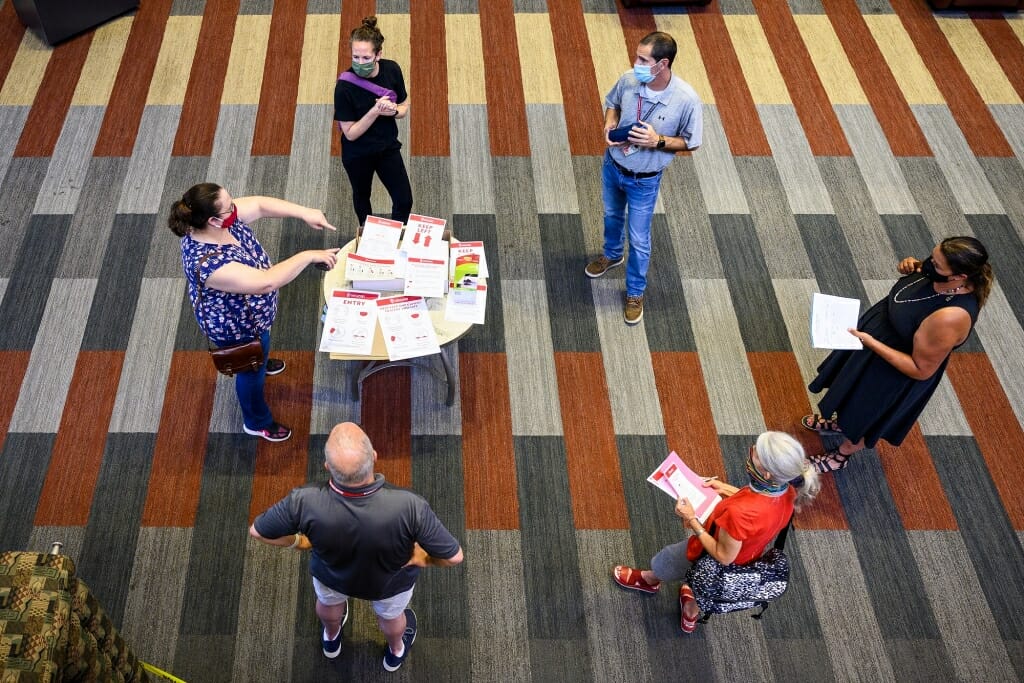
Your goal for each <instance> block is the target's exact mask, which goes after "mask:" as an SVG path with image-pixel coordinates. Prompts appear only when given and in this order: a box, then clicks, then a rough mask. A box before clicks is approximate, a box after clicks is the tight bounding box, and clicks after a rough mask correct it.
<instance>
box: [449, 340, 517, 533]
mask: <svg viewBox="0 0 1024 683" xmlns="http://www.w3.org/2000/svg"><path fill="white" fill-rule="evenodd" d="M459 378H460V380H459V383H460V385H461V391H462V393H461V398H462V453H463V459H464V465H463V477H464V479H463V487H464V489H465V497H466V529H518V528H519V492H518V490H517V486H516V455H515V449H514V446H513V443H512V415H511V413H510V408H509V394H508V370H507V368H506V366H505V354H503V353H460V354H459Z"/></svg>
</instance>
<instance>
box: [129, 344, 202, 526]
mask: <svg viewBox="0 0 1024 683" xmlns="http://www.w3.org/2000/svg"><path fill="white" fill-rule="evenodd" d="M216 382H217V371H216V370H214V369H213V363H212V362H210V354H209V353H207V352H206V351H175V352H174V355H173V356H171V369H170V371H169V372H168V373H167V388H166V390H165V391H164V405H163V410H162V411H161V413H160V428H159V429H158V430H157V433H156V444H155V445H154V447H153V464H152V465H151V467H150V471H149V487H148V494H147V496H146V506H145V507H144V508H143V510H142V526H173V527H191V526H193V525H194V524H195V521H196V508H198V506H199V489H200V485H201V481H202V477H203V460H204V459H205V458H206V441H207V436H208V434H209V431H210V415H211V413H212V411H213V394H214V390H215V389H216Z"/></svg>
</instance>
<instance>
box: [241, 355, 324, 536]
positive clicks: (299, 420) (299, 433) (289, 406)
mask: <svg viewBox="0 0 1024 683" xmlns="http://www.w3.org/2000/svg"><path fill="white" fill-rule="evenodd" d="M315 354H316V352H315V351H274V357H275V358H280V359H281V360H283V361H284V362H285V363H287V364H288V368H287V369H286V370H285V373H286V374H287V375H288V376H287V378H285V377H284V376H283V375H282V376H280V377H268V378H267V385H266V389H265V390H264V391H265V394H266V397H267V404H268V405H269V406H270V409H271V410H272V411H273V412H274V419H275V420H277V421H278V422H280V423H281V424H283V425H287V426H288V427H291V430H292V438H290V439H288V440H287V441H283V442H281V443H271V442H269V441H265V440H263V439H260V440H259V442H258V443H257V445H256V470H255V472H253V479H252V501H251V503H250V505H249V518H250V519H255V518H256V515H258V514H260V513H262V512H263V511H264V510H266V509H267V508H269V507H270V506H271V505H273V504H274V503H276V502H277V501H279V500H281V499H282V498H284V497H285V496H286V495H288V492H289V491H291V490H292V489H293V488H295V487H296V486H302V485H303V484H305V483H306V481H307V476H306V465H307V462H308V460H307V459H308V457H309V417H310V414H311V413H312V411H313V359H314V358H315ZM238 428H239V429H241V428H242V426H241V425H239V426H238Z"/></svg>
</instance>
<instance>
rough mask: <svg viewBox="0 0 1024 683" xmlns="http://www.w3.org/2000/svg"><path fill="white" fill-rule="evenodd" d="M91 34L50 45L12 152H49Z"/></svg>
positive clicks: (20, 154)
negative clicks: (48, 55)
mask: <svg viewBox="0 0 1024 683" xmlns="http://www.w3.org/2000/svg"><path fill="white" fill-rule="evenodd" d="M92 36H93V33H92V32H91V31H90V32H86V33H83V34H81V35H79V36H76V37H74V38H72V39H71V40H69V41H67V42H65V43H61V44H60V45H58V46H57V47H55V48H54V50H53V54H52V55H51V56H50V61H49V62H48V63H47V65H46V73H45V74H44V75H43V80H42V82H41V83H40V84H39V90H38V91H37V92H36V97H35V101H34V102H33V103H32V109H30V110H29V112H28V118H27V119H26V120H25V127H24V128H22V130H21V138H20V139H19V140H18V146H17V147H16V148H15V150H14V156H16V157H48V156H50V155H52V154H53V150H54V148H55V147H56V146H57V138H59V137H60V132H61V129H62V128H63V126H64V119H65V117H67V115H68V109H69V108H70V107H71V98H72V96H73V95H74V94H75V84H77V83H78V78H79V76H81V74H82V66H83V65H84V64H85V58H86V56H87V55H88V54H89V46H90V45H92Z"/></svg>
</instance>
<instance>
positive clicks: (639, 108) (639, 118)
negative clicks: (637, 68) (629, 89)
mask: <svg viewBox="0 0 1024 683" xmlns="http://www.w3.org/2000/svg"><path fill="white" fill-rule="evenodd" d="M659 104H661V102H654V103H652V104H651V108H650V109H648V110H647V116H641V115H640V113H641V111H642V110H643V106H644V96H643V95H641V94H640V92H639V91H637V94H636V120H637V122H640V121H646V120H647V118H648V117H649V116H650V115H651V112H653V111H654V110H655V109H656V108H657V106H658V105H659Z"/></svg>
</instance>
